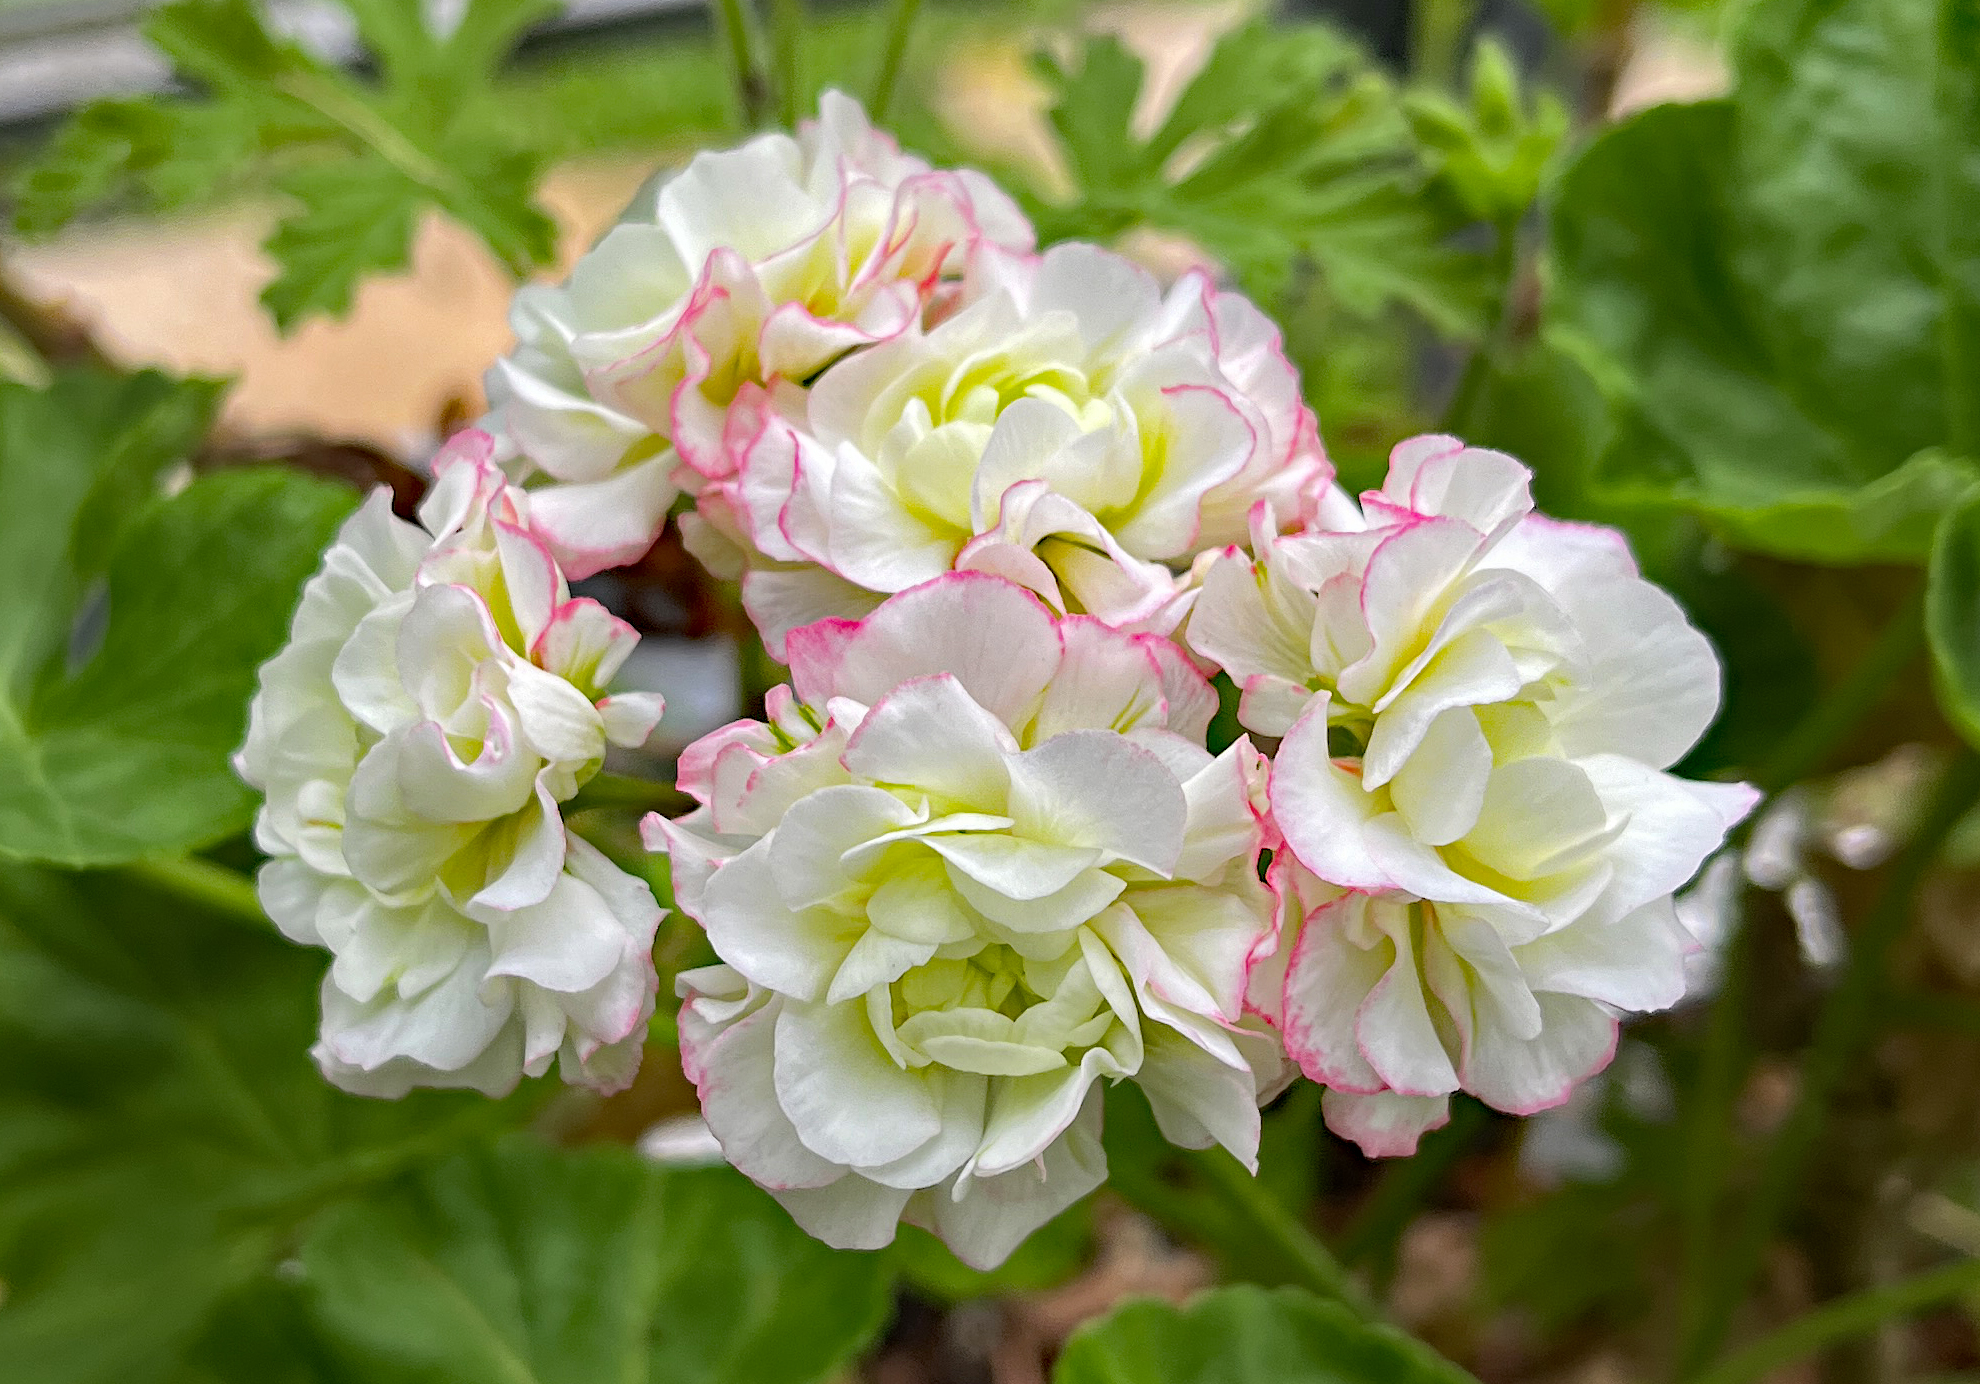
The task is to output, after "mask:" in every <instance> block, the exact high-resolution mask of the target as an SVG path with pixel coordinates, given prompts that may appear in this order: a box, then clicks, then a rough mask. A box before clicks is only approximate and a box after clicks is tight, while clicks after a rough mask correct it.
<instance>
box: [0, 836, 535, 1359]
mask: <svg viewBox="0 0 1980 1384" xmlns="http://www.w3.org/2000/svg"><path fill="white" fill-rule="evenodd" d="M321 970H322V959H321V958H320V956H317V955H315V954H313V953H309V952H305V951H303V950H301V949H299V948H296V947H293V946H291V945H289V944H288V943H286V942H284V941H283V940H282V939H281V938H279V937H277V936H276V935H275V934H274V932H273V931H272V930H269V931H266V932H262V931H259V930H253V929H248V928H245V927H243V926H242V924H241V923H240V922H238V921H233V920H222V919H217V918H210V917H207V916H205V915H203V914H201V913H199V912H197V911H192V910H188V909H186V908H185V907H184V906H183V905H180V904H176V903H175V902H174V900H172V899H171V898H169V897H166V896H162V895H159V894H156V893H154V892H152V891H150V890H149V889H145V888H141V887H137V886H134V885H132V884H129V883H125V882H121V881H119V880H118V879H117V878H115V877H107V876H102V875H92V876H81V877H75V876H70V877H64V876H61V875H58V874H55V873H53V872H51V871H45V870H40V869H33V868H27V867H20V866H0V1282H4V1283H5V1284H6V1285H7V1299H6V1304H5V1307H4V1309H0V1361H4V1362H5V1367H4V1368H0V1374H4V1375H5V1376H6V1377H7V1378H9V1379H21V1380H33V1381H34V1384H112V1381H114V1382H115V1384H146V1382H147V1381H152V1380H164V1379H167V1378H169V1377H170V1376H171V1374H172V1372H173V1369H174V1365H175V1362H176V1361H177V1360H178V1359H179V1358H180V1357H181V1356H182V1354H183V1353H184V1352H186V1351H187V1350H189V1349H192V1348H193V1346H194V1343H195V1342H196V1341H198V1340H199V1339H201V1338H202V1336H204V1335H206V1334H210V1332H211V1330H212V1321H213V1319H214V1317H215V1314H216V1313H218V1312H221V1311H222V1310H223V1309H224V1307H225V1305H226V1304H227V1303H228V1302H229V1301H230V1300H231V1298H232V1297H233V1296H234V1295H236V1294H239V1293H243V1292H249V1293H259V1292H261V1291H263V1290H264V1289H265V1288H268V1287H271V1286H272V1285H273V1284H274V1283H275V1281H276V1276H275V1270H276V1266H277V1265H278V1263H279V1262H280V1261H281V1260H282V1259H283V1258H285V1257H286V1256H287V1255H288V1254H290V1253H291V1252H292V1247H293V1243H294V1237H295V1235H296V1233H297V1231H298V1229H299V1228H300V1227H301V1226H302V1225H303V1224H304V1222H306V1221H307V1220H308V1219H309V1217H310V1216H311V1215H313V1214H314V1213H315V1212H316V1211H317V1209H318V1208H319V1207H321V1206H323V1205H325V1204H326V1203H328V1202H331V1201H334V1200H336V1199H337V1198H340V1197H346V1196H349V1195H352V1194H353V1193H355V1192H357V1191H361V1190H362V1189H363V1188H364V1187H366V1186H367V1185H369V1184H370V1183H372V1182H375V1181H377V1180H378V1179H380V1178H386V1177H390V1176H393V1175H395V1174H396V1173H397V1172H399V1171H400V1170H401V1169H403V1168H405V1167H407V1166H408V1165H411V1164H415V1163H418V1162H420V1161H422V1160H424V1159H426V1158H430V1157H433V1156H435V1154H436V1152H437V1151H439V1150H444V1149H446V1148H447V1147H449V1146H450V1145H452V1144H455V1143H458V1142H459V1141H460V1140H461V1139H462V1138H463V1137H464V1136H465V1135H467V1134H469V1133H472V1132H474V1131H477V1130H483V1129H486V1128H488V1127H489V1126H490V1125H491V1124H495V1125H499V1124H503V1123H507V1122H510V1121H513V1120H514V1119H515V1118H516V1113H517V1111H518V1109H520V1108H523V1107H521V1106H519V1104H518V1103H517V1102H516V1101H513V1100H512V1101H510V1102H507V1103H497V1102H491V1101H488V1100H485V1099H483V1098H481V1097H479V1096H473V1095H460V1094H451V1093H450V1094H431V1093H424V1094H420V1095H416V1096H413V1097H410V1098H408V1099H407V1100H405V1101H403V1102H390V1103H388V1102H381V1101H364V1100H359V1099H357V1098H355V1097H351V1096H345V1095H343V1094H341V1093H339V1092H337V1091H335V1090H333V1089H332V1088H331V1087H330V1086H328V1085H327V1084H326V1083H325V1082H324V1081H323V1079H322V1078H321V1077H320V1076H319V1075H318V1074H317V1072H316V1070H315V1068H314V1066H313V1065H312V1064H311V1062H310V1060H309V1057H308V1048H309V1044H310V1042H311V1040H312V1038H313V1035H314V1033H315V1028H316V979H317V976H318V975H319V974H320V972H321ZM525 1099H527V1098H525ZM263 1363H264V1365H266V1364H267V1363H268V1362H267V1361H264V1362H263ZM271 1373H272V1372H271ZM269 1377H270V1374H269V1373H264V1374H262V1375H259V1376H256V1378H258V1379H261V1380H266V1379H268V1378H269Z"/></svg>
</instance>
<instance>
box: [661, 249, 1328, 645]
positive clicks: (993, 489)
mask: <svg viewBox="0 0 1980 1384" xmlns="http://www.w3.org/2000/svg"><path fill="white" fill-rule="evenodd" d="M966 298H967V305H966V306H963V307H962V308H961V309H960V310H959V311H957V312H955V313H954V314H953V315H951V316H948V317H946V318H944V319H943V320H941V321H939V322H937V323H936V324H935V325H934V326H932V327H929V328H928V329H926V330H918V329H917V330H910V331H907V332H904V333H902V334H901V335H899V336H896V337H893V338H892V339H890V340H888V341H886V342H883V343H881V344H879V345H877V346H874V347H872V348H870V349H868V350H865V351H861V352H859V353H857V354H855V355H852V356H849V357H847V358H846V359H845V360H842V361H840V362H839V363H838V364H836V365H834V366H833V367H832V368H831V369H829V370H827V371H826V372H825V374H824V375H823V376H821V377H820V378H819V379H818V381H817V382H816V383H815V384H814V385H813V387H812V388H811V390H810V393H809V397H808V399H805V400H801V401H798V403H797V404H795V405H792V404H789V403H788V402H785V401H775V400H772V399H770V398H768V397H767V396H766V397H765V398H764V399H762V400H761V401H759V402H760V407H759V408H758V410H757V417H756V419H755V421H754V423H753V424H750V423H747V422H744V421H742V420H741V419H740V417H739V426H738V429H737V434H736V435H737V438H738V443H737V445H738V450H739V452H740V455H741V469H740V474H739V475H738V476H737V478H736V480H735V481H734V482H733V483H732V484H730V485H728V486H725V487H719V488H716V489H715V490H714V491H712V492H704V494H703V496H702V505H701V509H700V517H701V518H702V520H703V521H704V522H705V523H706V524H708V525H709V526H712V527H714V528H716V529H719V530H722V531H723V532H725V533H727V534H729V535H730V536H731V537H732V538H734V539H735V540H736V542H737V543H738V546H739V547H740V548H741V550H742V552H743V554H744V557H745V561H746V562H747V565H748V567H749V571H748V574H747V575H746V576H745V577H744V579H743V593H744V600H745V602H746V603H747V604H748V606H749V609H750V613H751V614H752V615H753V616H754V617H755V619H756V622H757V625H758V627H759V628H760V629H762V630H763V631H764V634H765V638H766V640H767V642H768V643H769V645H770V647H771V649H772V650H773V652H774V651H776V650H778V649H779V648H780V646H781V643H782V638H783V635H784V633H785V631H787V630H790V629H793V628H795V627H797V626H798V625H800V624H803V623H806V622H808V621H810V620H813V619H817V618H821V617H824V616H830V615H857V614H859V613H861V612H863V611H864V610H867V609H870V608H871V607H872V606H873V605H874V604H875V603H877V602H878V601H879V600H880V599H881V597H882V596H884V595H885V594H886V593H888V592H894V591H901V590H905V589H906V588H908V587H910V586H913V585H915V584H917V583H919V582H924V581H928V580H930V579H932V578H933V577H935V576H936V575H938V574H939V573H942V572H945V571H948V570H950V569H951V568H956V569H962V570H972V569H973V570H981V571H987V572H993V573H996V574H997V575H999V576H1003V577H1005V578H1007V579H1009V580H1011V581H1014V582H1017V583H1018V584H1020V585H1022V586H1024V587H1027V588H1029V589H1030V590H1031V591H1033V592H1035V593H1036V594H1037V595H1038V596H1039V597H1040V598H1041V599H1042V600H1044V601H1045V602H1046V604H1048V605H1049V606H1051V607H1052V608H1053V609H1054V610H1057V611H1061V612H1078V613H1085V614H1089V615H1093V616H1097V617H1099V618H1100V619H1103V620H1105V621H1106V622H1107V623H1108V624H1111V625H1116V626H1120V627H1123V628H1131V629H1137V630H1147V631H1152V632H1157V633H1167V632H1168V631H1170V630H1173V629H1174V627H1175V625H1176V624H1177V622H1178V621H1179V620H1180V618H1181V616H1182V614H1183V613H1184V611H1185V610H1186V608H1187V583H1186V581H1185V580H1183V579H1182V578H1181V577H1180V576H1179V575H1178V572H1179V571H1181V570H1184V569H1186V568H1187V567H1188V565H1189V562H1190V560H1191V559H1192V558H1193V557H1194V556H1195V555H1196V553H1197V552H1199V551H1201V550H1202V549H1203V548H1205V547H1210V546H1221V545H1223V544H1228V543H1241V542H1243V541H1244V540H1245V536H1246V528H1245V523H1246V515H1247V513H1248V512H1249V511H1250V509H1251V507H1252V506H1253V505H1254V504H1255V503H1257V502H1258V501H1260V500H1265V501H1269V502H1270V503H1271V504H1272V506H1273V507H1274V509H1275V512H1277V513H1278V514H1281V515H1284V516H1286V517H1287V518H1288V519H1291V520H1301V519H1305V518H1308V517H1310V516H1312V515H1313V514H1314V513H1315V512H1316V511H1317V509H1318V508H1319V506H1320V505H1321V504H1322V501H1323V496H1325V495H1326V493H1327V492H1328V490H1329V481H1330V480H1331V478H1332V470H1331V468H1330V467H1329V466H1328V464H1327V461H1326V458H1325V456H1324V454H1323V453H1322V452H1321V449H1320V442H1319V434H1318V430H1317V428H1316V426H1315V423H1314V418H1313V414H1312V412H1311V411H1310V410H1308V409H1307V407H1306V405H1305V404H1304V403H1303V402H1302V401H1301V399H1300V393H1299V380H1298V376H1297V375H1296V373H1295V372H1294V370H1293V368H1292V365H1291V364H1290V363H1289V362H1288V361H1287V360H1286V358H1285V354H1284V352H1283V350H1282V349H1281V346H1280V338H1279V333H1278V330H1277V328H1275V327H1273V326H1272V324H1271V323H1270V322H1269V321H1267V320H1266V318H1265V317H1264V316H1263V315H1262V314H1261V313H1260V312H1259V311H1258V310H1257V309H1256V308H1255V307H1253V306H1252V305H1251V304H1250V303H1249V302H1247V301H1246V300H1244V299H1243V298H1241V297H1239V296H1237V295H1235V294H1231V293H1220V292H1218V291H1216V290H1215V289H1213V288H1212V287H1211V285H1210V283H1209V280H1208V279H1207V278H1206V277H1204V276H1203V275H1201V274H1195V273H1192V274H1189V275H1186V276H1184V278H1183V279H1182V280H1181V281H1179V282H1178V283H1177V284H1176V285H1175V287H1174V288H1172V289H1171V290H1170V291H1169V292H1168V293H1167V294H1164V293H1163V292H1162V291H1161V290H1160V288H1159V287H1158V286H1157V284H1156V282H1155V280H1154V278H1153V277H1152V276H1150V275H1149V274H1148V273H1147V272H1146V271H1144V270H1142V269H1140V268H1138V267H1137V266H1135V265H1134V264H1132V263H1131V262H1129V261H1128V260H1125V259H1123V258H1122V257H1120V256H1119V255H1115V254H1112V253H1110V252H1108V251H1105V250H1101V249H1098V248H1096V247H1093V246H1090V245H1077V244H1069V245H1061V246H1057V247H1055V248H1053V249H1051V250H1049V251H1047V252H1046V253H1045V254H1044V255H1043V256H1039V257H1035V258H1034V257H1017V256H1010V255H1004V254H998V253H994V252H992V251H983V252H980V253H979V254H978V255H977V256H976V258H975V260H974V261H973V263H972V276H971V281H970V283H969V285H968V289H967V294H966Z"/></svg>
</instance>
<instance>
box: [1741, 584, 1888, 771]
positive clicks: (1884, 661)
mask: <svg viewBox="0 0 1980 1384" xmlns="http://www.w3.org/2000/svg"><path fill="white" fill-rule="evenodd" d="M1924 647H1925V585H1924V583H1923V582H1920V583H1919V584H1918V589H1917V590H1916V591H1914V592H1913V593H1912V594H1911V596H1910V597H1909V598H1907V599H1906V601H1905V603H1904V604H1903V605H1902V606H1901V607H1899V608H1898V610H1897V611H1896V612H1895V613H1894V614H1893V615H1892V616H1891V619H1890V622H1889V623H1888V624H1886V625H1885V626H1884V628H1883V629H1882V630H1881V631H1879V632H1878V634H1877V637H1876V639H1875V640H1874V641H1873V642H1872V643H1871V645H1870V647H1869V648H1868V649H1866V650H1865V651H1864V654H1863V657H1862V658H1860V659H1858V660H1857V663H1856V666H1855V667H1854V668H1852V669H1850V672H1849V676H1848V677H1846V678H1844V679H1843V680H1842V681H1841V682H1839V683H1837V684H1836V685H1835V686H1834V687H1832V688H1830V689H1829V690H1828V692H1827V693H1825V694H1824V695H1823V697H1822V699H1821V700H1820V701H1818V702H1816V704H1815V705H1814V706H1813V707H1811V708H1810V709H1809V711H1808V713H1807V714H1806V715H1805V716H1803V717H1802V718H1801V720H1800V721H1798V722H1797V723H1796V724H1795V726H1794V728H1793V729H1792V730H1790V731H1789V732H1788V733H1787V736H1786V738H1784V739H1783V740H1782V741H1781V743H1780V744H1779V745H1778V746H1777V747H1776V748H1775V750H1774V753H1773V755H1772V757H1770V758H1769V759H1768V761H1767V762H1766V763H1765V764H1764V765H1762V766H1761V768H1760V772H1759V773H1758V774H1757V775H1756V776H1755V777H1756V778H1757V779H1758V781H1759V786H1760V787H1761V789H1762V790H1764V791H1765V792H1767V793H1778V792H1780V791H1781V790H1782V789H1783V788H1786V787H1787V786H1788V785H1789V784H1792V783H1798V782H1799V781H1800V780H1802V779H1804V778H1807V777H1808V776H1809V775H1810V774H1812V773H1814V772H1815V771H1816V770H1817V769H1820V768H1821V767H1822V765H1823V763H1824V762H1825V761H1827V759H1828V758H1829V756H1830V755H1831V754H1833V753H1834V752H1835V750H1836V747H1837V746H1838V745H1840V744H1841V743H1842V742H1843V740H1844V739H1846V738H1847V737H1848V736H1849V734H1850V732H1851V731H1853V730H1854V729H1855V728H1856V725H1857V723H1858V722H1860V721H1861V720H1862V719H1863V718H1864V717H1865V716H1867V715H1869V714H1870V713H1871V712H1872V711H1874V710H1876V707H1877V703H1879V702H1881V701H1882V700H1883V699H1884V697H1885V695H1886V694H1887V693H1889V691H1890V688H1891V683H1892V682H1893V681H1895V680H1896V678H1897V675H1898V674H1899V673H1902V672H1903V671H1904V670H1905V668H1906V667H1908V666H1909V665H1910V663H1911V661H1912V660H1913V659H1914V658H1916V657H1917V656H1918V654H1919V652H1920V651H1921V650H1922V649H1923V648H1924Z"/></svg>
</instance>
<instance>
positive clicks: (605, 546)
mask: <svg viewBox="0 0 1980 1384" xmlns="http://www.w3.org/2000/svg"><path fill="white" fill-rule="evenodd" d="M676 464H677V459H676V458H675V456H674V455H673V453H671V452H662V453H661V454H660V455H658V456H655V457H650V458H648V459H647V460H645V461H640V462H636V463H634V464H633V465H631V466H628V467H625V468H623V469H622V470H620V471H617V472H615V473H614V474H612V475H611V476H609V477H607V478H606V479H604V480H600V481H588V482H584V483H581V484H563V485H555V486H550V487H548V488H545V489H541V490H537V491H534V492H532V493H531V495H530V502H529V518H530V527H531V528H533V529H534V530H535V531H536V532H537V534H538V535H539V536H540V537H541V538H542V539H543V541H544V543H545V544H546V545H548V547H549V549H550V551H551V552H552V553H553V554H555V555H556V558H557V561H558V563H559V564H560V565H561V566H562V567H563V569H564V571H565V573H566V574H567V575H568V576H570V577H572V578H574V579H575V578H579V577H588V576H591V575H592V574H593V573H596V572H602V571H605V570H606V569H607V568H610V567H622V566H624V565H625V564H626V563H629V562H632V561H634V560H635V559H637V558H638V557H639V556H640V555H641V554H642V553H644V552H645V551H646V550H647V549H648V548H650V547H652V546H653V540H654V539H656V538H658V537H659V536H660V530H661V529H662V528H663V527H665V525H666V522H667V510H668V507H669V506H671V505H672V504H673V503H674V497H675V496H676V495H678V494H680V487H679V486H677V485H675V484H674V479H673V477H674V468H675V466H676Z"/></svg>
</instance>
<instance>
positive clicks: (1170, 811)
mask: <svg viewBox="0 0 1980 1384" xmlns="http://www.w3.org/2000/svg"><path fill="white" fill-rule="evenodd" d="M1010 815H1011V817H1012V818H1013V819H1014V820H1015V822H1016V823H1017V825H1016V827H1015V830H1016V831H1018V832H1020V833H1022V834H1023V835H1024V836H1026V837H1029V838H1031V839H1034V840H1039V841H1050V842H1053V843H1056V844H1059V845H1066V846H1081V847H1087V848H1091V849H1094V850H1099V851H1104V852H1106V853H1107V855H1108V856H1110V857H1112V858H1114V859H1118V860H1127V861H1131V862H1133V863H1134V864H1137V865H1140V866H1142V867H1143V868H1145V869H1149V870H1153V871H1155V872H1156V873H1157V874H1163V875H1166V874H1168V873H1169V872H1170V871H1171V870H1173V869H1174V868H1175V863H1176V859H1177V857H1178V856H1179V855H1180V854H1181V853H1182V844H1183V828H1184V826H1185V824H1186V822H1187V821H1188V816H1189V804H1188V800H1187V799H1186V798H1185V797H1184V795H1183V790H1182V785H1181V784H1179V783H1177V782H1176V779H1175V775H1173V774H1171V773H1170V772H1169V771H1168V769H1167V768H1165V767H1164V766H1163V765H1162V762H1161V761H1160V760H1158V759H1157V758H1155V756H1154V755H1152V754H1150V753H1149V752H1148V751H1147V750H1144V749H1142V748H1141V747H1140V746H1138V745H1135V744H1133V743H1132V742H1130V741H1128V740H1126V739H1125V738H1123V737H1122V736H1120V735H1116V734H1112V733H1110V732H1107V731H1091V730H1076V731H1067V732H1065V733H1064V734H1063V735H1056V736H1054V737H1053V738H1052V739H1050V740H1047V741H1046V742H1045V743H1044V744H1042V745H1039V746H1038V747H1036V748H1035V749H1031V750H1027V751H1025V752H1024V753H1023V754H1021V755H1019V756H1018V757H1017V758H1016V759H1014V760H1013V761H1012V763H1011V796H1010Z"/></svg>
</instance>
